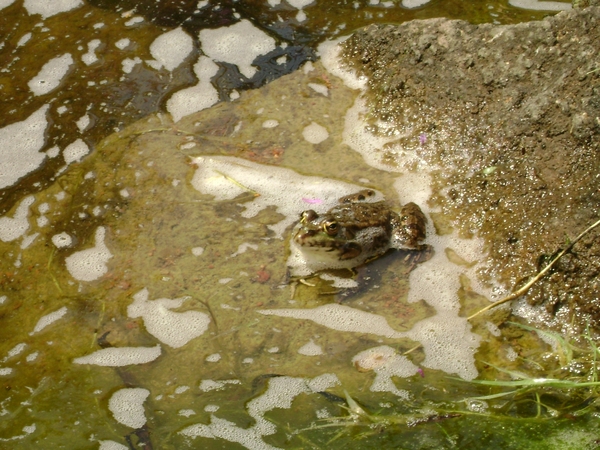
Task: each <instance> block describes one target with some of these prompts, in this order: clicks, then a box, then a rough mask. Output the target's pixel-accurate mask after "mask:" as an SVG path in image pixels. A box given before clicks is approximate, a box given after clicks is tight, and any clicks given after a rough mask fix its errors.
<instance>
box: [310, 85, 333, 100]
mask: <svg viewBox="0 0 600 450" xmlns="http://www.w3.org/2000/svg"><path fill="white" fill-rule="evenodd" d="M308 87H309V88H311V89H312V90H313V91H315V92H317V93H319V94H321V95H324V96H325V97H327V96H329V89H328V88H327V86H325V85H324V84H320V83H308Z"/></svg>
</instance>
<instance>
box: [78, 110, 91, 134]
mask: <svg viewBox="0 0 600 450" xmlns="http://www.w3.org/2000/svg"><path fill="white" fill-rule="evenodd" d="M75 125H77V128H78V129H79V132H80V133H83V132H84V131H85V130H87V127H89V126H90V116H89V115H88V114H84V115H83V116H81V117H80V118H79V120H78V121H77V122H75Z"/></svg>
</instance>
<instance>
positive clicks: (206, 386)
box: [199, 380, 242, 392]
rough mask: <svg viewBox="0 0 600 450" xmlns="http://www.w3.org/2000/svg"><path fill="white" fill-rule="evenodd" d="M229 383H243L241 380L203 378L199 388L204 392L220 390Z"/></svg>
mask: <svg viewBox="0 0 600 450" xmlns="http://www.w3.org/2000/svg"><path fill="white" fill-rule="evenodd" d="M228 384H242V382H241V381H240V380H217V381H215V380H202V381H201V382H200V386H199V388H200V390H201V391H202V392H209V391H220V390H221V389H223V388H224V387H225V386H226V385H228Z"/></svg>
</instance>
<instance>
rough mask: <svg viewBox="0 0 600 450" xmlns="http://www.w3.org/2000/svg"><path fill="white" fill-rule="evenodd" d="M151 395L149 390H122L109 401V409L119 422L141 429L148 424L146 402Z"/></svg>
mask: <svg viewBox="0 0 600 450" xmlns="http://www.w3.org/2000/svg"><path fill="white" fill-rule="evenodd" d="M149 395H150V391H149V390H148V389H142V388H124V389H120V390H118V391H117V392H115V393H114V394H113V395H112V396H111V398H110V399H109V400H108V409H109V410H110V411H111V412H112V413H113V417H114V418H115V420H116V421H117V422H119V423H122V424H123V425H126V426H128V427H131V428H136V429H137V428H141V427H143V426H144V425H145V424H146V415H145V413H144V402H145V401H146V399H147V398H148V396H149Z"/></svg>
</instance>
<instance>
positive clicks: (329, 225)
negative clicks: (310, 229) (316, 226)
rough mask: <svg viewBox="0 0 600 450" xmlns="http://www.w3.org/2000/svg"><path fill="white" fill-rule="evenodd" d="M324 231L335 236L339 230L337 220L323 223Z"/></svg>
mask: <svg viewBox="0 0 600 450" xmlns="http://www.w3.org/2000/svg"><path fill="white" fill-rule="evenodd" d="M323 231H325V233H327V234H328V235H329V236H334V235H336V234H337V232H338V223H337V222H336V221H335V220H328V221H327V222H325V223H323Z"/></svg>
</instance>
